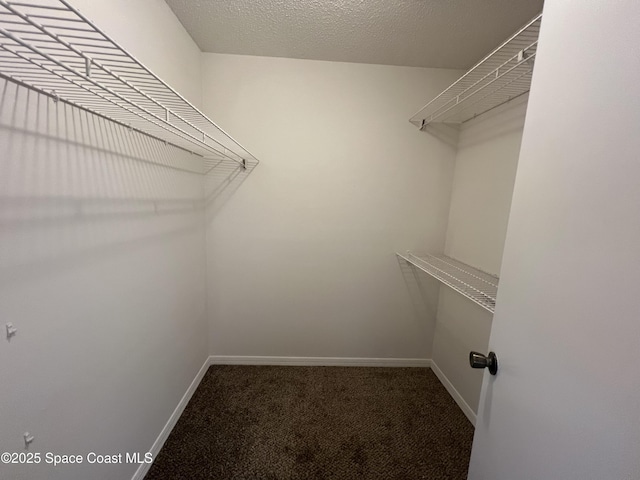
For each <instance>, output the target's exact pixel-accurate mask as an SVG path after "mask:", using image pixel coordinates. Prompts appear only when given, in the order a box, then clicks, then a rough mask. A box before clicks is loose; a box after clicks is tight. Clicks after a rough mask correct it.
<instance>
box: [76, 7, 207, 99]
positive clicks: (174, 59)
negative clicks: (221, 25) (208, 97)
mask: <svg viewBox="0 0 640 480" xmlns="http://www.w3.org/2000/svg"><path fill="white" fill-rule="evenodd" d="M72 4H73V6H74V7H75V8H77V9H78V10H80V11H81V12H82V13H83V14H84V15H85V16H86V17H88V18H89V20H91V21H92V22H93V23H95V24H96V25H97V26H98V28H100V29H101V30H103V31H104V32H105V33H106V34H107V35H109V36H110V37H111V38H113V39H114V40H116V41H117V42H118V44H119V45H120V46H122V47H123V48H124V49H125V50H127V51H128V52H129V53H131V54H132V55H133V56H134V57H135V58H136V59H138V60H139V61H140V62H142V63H143V64H144V65H145V66H146V67H147V68H149V69H150V70H151V71H152V72H153V73H155V74H156V75H158V76H159V77H160V78H162V79H163V80H164V81H165V82H167V83H168V84H169V85H170V86H171V87H173V88H174V89H175V90H176V91H178V92H179V93H180V94H181V95H183V96H184V97H185V98H186V99H187V100H189V101H190V102H191V103H193V104H194V105H196V106H200V103H201V100H202V91H201V88H200V87H201V82H200V65H201V62H200V49H199V48H198V47H197V45H196V44H195V43H194V42H193V40H192V39H191V37H190V36H189V34H188V33H187V31H186V30H185V29H184V27H183V26H182V24H181V23H180V22H179V21H178V19H177V18H176V17H175V15H174V14H173V12H172V11H171V9H170V8H169V6H168V5H167V4H166V3H165V2H164V0H135V1H131V0H73V2H72Z"/></svg>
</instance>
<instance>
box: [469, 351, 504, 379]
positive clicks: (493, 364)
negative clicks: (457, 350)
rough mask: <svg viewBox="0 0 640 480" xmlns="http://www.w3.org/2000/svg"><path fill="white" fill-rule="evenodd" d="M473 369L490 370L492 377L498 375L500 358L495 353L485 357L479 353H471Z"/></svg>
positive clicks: (470, 358) (470, 359)
mask: <svg viewBox="0 0 640 480" xmlns="http://www.w3.org/2000/svg"><path fill="white" fill-rule="evenodd" d="M469 363H470V364H471V368H488V369H489V373H490V374H491V375H495V374H496V373H498V357H496V354H495V353H493V352H489V355H483V354H481V353H478V352H469Z"/></svg>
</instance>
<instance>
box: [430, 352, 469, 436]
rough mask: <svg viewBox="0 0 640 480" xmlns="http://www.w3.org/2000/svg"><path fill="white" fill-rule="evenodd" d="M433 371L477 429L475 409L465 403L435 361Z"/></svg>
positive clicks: (432, 365) (432, 363)
mask: <svg viewBox="0 0 640 480" xmlns="http://www.w3.org/2000/svg"><path fill="white" fill-rule="evenodd" d="M431 370H433V373H435V374H436V377H438V380H440V382H441V383H442V385H444V388H446V389H447V392H449V395H451V396H452V397H453V399H454V400H455V401H456V403H457V404H458V406H459V407H460V409H461V410H462V412H463V413H464V414H465V415H466V416H467V418H468V419H469V421H470V422H471V424H472V425H473V426H474V427H475V426H476V414H475V413H474V412H473V409H472V408H471V407H470V406H469V404H468V403H467V402H465V400H464V398H462V395H460V392H458V390H456V387H454V386H453V384H452V383H451V382H450V381H449V379H448V378H447V376H446V375H445V374H444V373H443V372H442V370H440V369H439V368H438V365H436V363H435V362H434V361H433V360H432V361H431Z"/></svg>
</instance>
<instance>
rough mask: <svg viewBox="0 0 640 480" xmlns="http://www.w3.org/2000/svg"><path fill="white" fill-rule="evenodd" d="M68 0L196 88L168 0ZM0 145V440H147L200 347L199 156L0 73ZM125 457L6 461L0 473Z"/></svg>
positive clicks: (101, 473)
mask: <svg viewBox="0 0 640 480" xmlns="http://www.w3.org/2000/svg"><path fill="white" fill-rule="evenodd" d="M74 3H76V4H79V5H80V4H81V3H82V4H81V5H80V6H81V7H83V11H84V12H85V13H86V14H87V15H88V16H89V17H91V18H95V19H96V21H97V22H98V23H99V24H100V26H101V27H103V28H104V29H105V30H106V31H107V32H108V33H111V34H112V35H113V36H114V37H115V38H116V39H117V40H120V41H122V42H123V43H124V44H125V45H127V46H128V47H129V48H130V49H131V51H132V53H134V55H137V56H139V57H140V59H141V60H142V61H143V62H145V63H147V64H148V65H149V67H150V68H152V69H155V70H157V71H158V72H159V73H160V74H162V75H166V76H167V77H169V78H170V81H171V80H173V81H174V84H175V85H177V86H178V88H181V89H183V90H185V91H186V92H187V95H188V96H189V97H190V98H192V99H195V100H196V101H197V100H198V99H199V96H200V94H199V92H200V82H199V76H198V75H197V72H198V71H199V63H198V58H199V52H198V50H197V48H196V46H195V45H194V44H193V42H191V41H190V40H189V41H185V39H188V37H187V36H186V34H185V33H184V31H183V30H182V27H181V26H180V24H179V23H178V22H177V20H176V19H171V17H170V16H169V15H170V11H169V10H168V8H167V7H166V5H164V3H163V2H161V1H159V0H158V1H140V0H137V1H136V2H126V1H118V2H113V1H110V2H99V3H98V2H93V1H84V2H79V1H76V2H74ZM166 43H172V47H171V48H165V44H166ZM0 151H2V156H1V158H0V319H1V322H0V323H1V324H2V328H3V336H2V339H1V340H0V364H1V365H2V369H0V385H2V395H0V411H1V412H2V415H0V432H2V433H1V435H0V451H9V452H11V451H17V452H20V451H23V448H24V444H23V439H22V434H23V432H25V431H27V430H28V431H29V432H31V433H32V434H33V435H35V441H34V443H33V444H32V447H31V451H33V452H42V453H43V454H44V452H48V451H50V452H56V453H65V454H73V453H78V454H83V455H84V454H87V453H88V452H90V451H94V452H97V453H121V452H127V451H129V452H137V451H140V452H146V451H148V450H149V448H150V447H151V445H152V443H153V441H154V440H155V439H156V437H157V435H158V434H159V432H160V430H161V429H162V427H163V426H164V424H165V422H166V421H167V419H168V418H169V416H170V414H171V413H172V411H173V409H174V408H175V407H176V405H177V404H178V401H179V400H180V398H181V397H182V395H183V394H184V393H185V391H186V389H187V387H188V385H189V384H190V382H191V381H192V379H193V378H194V376H195V375H196V373H197V371H198V369H199V368H200V367H201V366H202V364H203V362H204V360H205V359H206V357H207V353H208V352H207V329H208V325H207V322H206V315H205V288H204V283H205V269H204V229H203V220H202V218H203V210H202V208H199V207H198V206H197V203H198V202H201V199H202V194H203V180H202V176H201V175H199V174H197V173H194V172H197V171H199V170H200V169H201V166H200V165H198V164H194V163H193V161H192V159H191V158H190V156H188V155H187V156H186V158H185V155H184V153H182V152H181V151H177V150H175V149H172V148H167V147H165V146H164V144H160V143H159V142H153V141H150V140H148V139H143V138H142V137H141V136H139V135H137V134H135V133H133V134H132V133H129V132H127V131H123V129H122V128H119V127H116V126H114V125H112V124H109V123H108V122H105V121H103V120H100V119H96V118H93V117H91V116H88V115H87V114H85V113H83V112H79V111H74V110H73V109H71V108H69V107H65V106H64V105H62V104H59V105H58V106H57V107H56V106H55V104H54V103H53V102H52V101H50V100H47V99H46V98H43V97H39V96H38V95H35V94H33V93H30V92H28V91H27V90H25V89H23V88H20V89H17V90H16V87H15V86H13V85H10V84H6V83H4V82H0ZM175 167H179V168H180V169H179V168H175ZM182 169H186V170H187V171H185V170H182ZM9 321H11V322H13V324H14V325H15V327H16V328H17V329H18V333H17V335H16V336H15V337H14V338H12V339H11V341H10V342H8V341H7V340H5V338H4V323H5V322H9ZM136 468H137V465H131V464H123V465H114V466H105V467H92V466H90V465H87V464H86V463H85V464H83V465H80V466H70V467H67V468H64V467H59V468H55V469H54V468H52V467H51V466H46V465H43V464H42V465H39V466H25V467H15V466H7V465H1V466H0V477H2V478H11V479H16V480H19V479H45V478H46V479H48V480H49V479H64V480H70V479H87V478H91V479H108V480H112V479H124V478H131V476H132V475H133V473H134V471H135V470H136Z"/></svg>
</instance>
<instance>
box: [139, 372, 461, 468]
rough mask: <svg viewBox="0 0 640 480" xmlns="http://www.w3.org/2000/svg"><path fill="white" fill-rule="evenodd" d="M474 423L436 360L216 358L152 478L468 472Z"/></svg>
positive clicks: (170, 437)
mask: <svg viewBox="0 0 640 480" xmlns="http://www.w3.org/2000/svg"><path fill="white" fill-rule="evenodd" d="M472 437H473V427H472V425H471V423H469V421H468V420H467V418H466V417H465V416H464V414H463V413H462V412H461V411H460V410H459V408H458V407H457V406H456V404H455V403H454V401H453V399H452V398H451V397H450V396H449V394H448V393H447V391H446V390H445V389H444V387H443V386H442V385H441V384H440V382H439V381H438V379H437V378H436V376H435V375H434V374H433V372H432V371H431V370H430V369H423V368H359V367H271V366H213V367H211V368H209V371H208V372H207V374H206V375H205V377H204V379H203V381H202V383H201V384H200V386H199V387H198V390H197V391H196V392H195V394H194V395H193V398H192V399H191V402H189V405H188V406H187V408H186V409H185V411H184V413H183V414H182V417H181V418H180V420H179V421H178V424H177V425H176V427H175V428H174V429H173V432H172V433H171V435H170V436H169V439H168V440H167V442H166V443H165V445H164V447H163V448H162V451H161V452H160V454H159V455H158V457H157V458H156V460H155V462H154V464H153V465H152V467H151V470H150V471H149V473H148V474H147V476H146V477H145V478H146V480H156V479H161V480H169V479H170V480H179V479H190V480H199V479H220V480H227V479H228V480H306V479H317V480H330V479H336V480H338V479H340V480H351V479H353V480H356V479H357V480H368V479H382V480H393V479H397V480H414V479H429V480H445V479H446V480H460V479H465V478H467V468H468V464H469V455H470V452H471V441H472Z"/></svg>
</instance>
